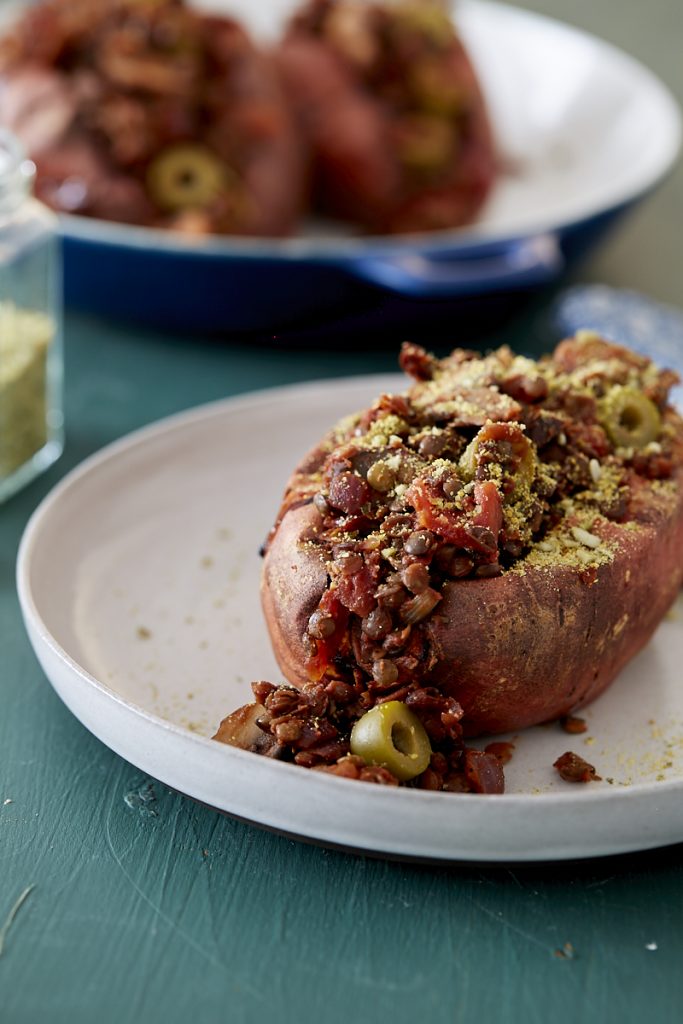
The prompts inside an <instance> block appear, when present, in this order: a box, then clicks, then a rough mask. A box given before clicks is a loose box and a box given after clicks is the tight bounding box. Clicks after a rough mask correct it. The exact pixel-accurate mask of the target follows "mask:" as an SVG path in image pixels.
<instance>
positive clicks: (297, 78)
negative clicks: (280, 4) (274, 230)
mask: <svg viewBox="0 0 683 1024" xmlns="http://www.w3.org/2000/svg"><path fill="white" fill-rule="evenodd" d="M276 56H277V60H278V64H279V67H280V70H281V72H282V75H283V78H284V81H285V84H286V86H287V88H288V91H289V95H290V97H291V99H292V102H293V104H294V108H295V110H296V111H298V113H299V117H300V120H301V124H302V127H303V131H304V134H305V136H306V137H307V139H308V141H309V144H310V147H311V150H312V154H313V187H314V201H315V203H316V204H317V207H318V209H319V210H320V211H322V212H323V213H325V214H327V215H331V216H334V217H339V218H342V219H343V220H348V221H351V222H353V223H356V224H358V225H359V226H361V227H362V228H365V229H366V230H369V231H374V232H405V231H426V230H432V229H437V228H451V227H457V226H459V225H461V224H465V223H467V222H468V221H471V220H472V219H473V217H474V216H475V215H476V213H477V212H478V210H479V208H480V207H481V205H482V203H483V202H484V200H485V198H486V196H487V194H488V192H489V190H490V187H491V185H492V182H493V179H494V176H495V157H494V150H493V143H492V136H491V131H490V127H489V120H488V115H487V112H486V106H485V103H484V99H483V96H482V92H481V90H480V88H479V84H478V81H477V77H476V75H475V72H474V69H473V67H472V64H471V62H470V60H469V57H468V55H467V52H466V50H465V48H464V46H463V44H462V41H461V40H460V38H459V37H458V35H457V32H456V29H455V28H454V26H453V23H452V21H451V19H450V17H449V15H448V13H447V11H446V9H445V5H444V4H443V2H442V0H400V2H398V3H395V2H392V3H386V2H385V3H366V2H358V0H309V2H307V3H306V4H304V6H303V7H302V8H301V10H300V11H299V12H298V14H297V15H296V16H295V17H294V18H293V19H292V22H291V24H290V27H289V30H288V32H287V33H286V35H285V38H284V40H283V42H282V43H281V44H280V46H279V48H278V50H277V54H276Z"/></svg>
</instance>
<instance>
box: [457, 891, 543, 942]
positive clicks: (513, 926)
mask: <svg viewBox="0 0 683 1024" xmlns="http://www.w3.org/2000/svg"><path fill="white" fill-rule="evenodd" d="M470 902H471V904H472V906H473V907H475V908H476V909H477V910H481V912H482V914H486V916H487V917H491V918H493V920H494V921H495V922H496V923H497V924H499V925H503V926H504V927H505V928H509V929H510V931H513V932H515V933H516V934H517V935H521V936H522V938H523V939H527V940H528V941H529V942H532V943H533V944H534V945H535V946H540V948H541V949H543V950H546V951H547V949H548V945H547V943H545V942H542V941H541V940H540V939H537V938H536V936H535V935H532V934H531V933H530V932H526V931H524V929H523V928H520V927H518V925H516V924H512V922H511V921H507V920H506V919H505V918H504V917H503V915H502V913H501V914H500V915H499V914H496V913H494V912H493V910H489V908H488V907H484V906H483V905H482V904H481V903H479V902H478V901H477V900H473V899H471V900H470Z"/></svg>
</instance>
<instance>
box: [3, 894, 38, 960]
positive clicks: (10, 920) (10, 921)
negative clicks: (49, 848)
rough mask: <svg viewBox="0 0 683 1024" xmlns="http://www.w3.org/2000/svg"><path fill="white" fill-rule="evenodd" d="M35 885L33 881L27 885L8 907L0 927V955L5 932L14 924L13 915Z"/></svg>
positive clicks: (17, 911)
mask: <svg viewBox="0 0 683 1024" xmlns="http://www.w3.org/2000/svg"><path fill="white" fill-rule="evenodd" d="M35 887H36V886H35V882H34V883H32V884H31V885H27V886H26V888H25V889H24V891H23V892H21V893H19V896H18V897H17V899H16V900H15V902H14V906H13V907H12V908H11V909H10V912H9V914H8V915H7V918H6V919H5V923H4V924H3V926H2V928H0V956H2V954H3V952H4V950H5V939H6V938H7V934H8V932H9V930H10V928H11V927H12V925H13V924H14V919H15V917H16V916H17V914H18V913H19V911H20V910H21V908H22V906H23V905H24V903H25V902H26V900H27V899H28V897H29V896H30V895H31V893H32V892H33V890H34V889H35Z"/></svg>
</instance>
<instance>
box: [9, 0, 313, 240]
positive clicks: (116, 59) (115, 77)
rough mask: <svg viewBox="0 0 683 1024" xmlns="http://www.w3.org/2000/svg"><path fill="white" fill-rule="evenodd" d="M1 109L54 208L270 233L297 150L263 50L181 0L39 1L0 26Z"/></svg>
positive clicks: (301, 186) (294, 212)
mask: <svg viewBox="0 0 683 1024" xmlns="http://www.w3.org/2000/svg"><path fill="white" fill-rule="evenodd" d="M0 121H1V122H2V123H3V124H4V125H5V127H9V128H11V129H12V131H14V132H15V133H16V134H17V135H18V136H19V138H21V140H22V141H23V143H24V145H25V147H26V150H27V152H28V153H29V155H30V156H31V158H32V159H33V161H34V162H35V164H36V172H37V174H36V193H37V195H38V196H39V198H40V199H42V200H43V201H44V202H46V203H47V204H48V205H49V206H51V207H53V208H54V209H55V210H58V211H60V212H64V213H76V214H82V215H86V216H92V217H99V218H104V219H106V220H112V221H121V222H125V223H131V224H139V225H145V226H151V227H168V228H173V229H176V230H181V231H185V232H187V233H189V234H207V233H210V232H213V233H219V234H238V235H245V234H246V235H282V234H288V233H290V232H291V231H292V230H293V228H294V226H295V224H296V223H297V221H298V218H299V216H300V213H301V210H302V207H303V203H304V194H305V190H306V180H307V173H306V168H305V160H306V156H305V152H304V149H303V147H302V145H301V140H300V138H299V134H298V131H297V130H296V128H295V124H294V118H293V116H292V113H291V111H290V108H289V104H288V102H287V100H286V98H285V96H284V93H283V89H282V85H281V83H280V80H279V76H278V74H277V72H276V70H275V67H274V64H273V61H272V60H271V58H270V57H269V56H268V55H267V54H266V53H264V52H262V51H261V50H260V49H259V48H257V46H256V45H255V44H254V43H253V42H252V40H251V39H250V37H249V36H248V34H247V32H246V30H245V29H244V28H243V27H242V26H241V25H240V24H239V23H238V22H237V21H236V20H235V19H234V18H231V17H228V16H221V15H219V14H210V13H207V12H204V11H200V10H197V9H195V8H194V7H192V5H190V4H189V3H184V2H183V0H154V2H153V3H139V2H138V0H100V2H98V3H93V2H91V0H40V2H38V3H37V4H35V5H32V6H30V7H28V9H27V10H26V11H24V12H23V14H22V16H21V17H20V18H19V19H18V20H17V22H16V23H15V24H14V26H13V27H12V28H11V29H10V30H9V31H8V32H6V33H5V34H4V35H3V36H2V37H0Z"/></svg>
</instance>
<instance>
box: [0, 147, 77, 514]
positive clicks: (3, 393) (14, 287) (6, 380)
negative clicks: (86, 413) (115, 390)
mask: <svg viewBox="0 0 683 1024" xmlns="http://www.w3.org/2000/svg"><path fill="white" fill-rule="evenodd" d="M34 173H35V167H34V166H33V164H32V163H31V161H30V160H27V159H26V157H25V155H24V153H23V151H22V149H21V146H20V144H19V143H18V141H17V140H16V139H15V138H14V136H12V135H10V133H9V132H6V131H4V130H1V129H0V501H2V500H4V499H5V498H7V497H9V495H10V494H13V493H14V492H15V491H16V490H18V489H19V487H23V485H24V484H26V483H28V481H29V480H32V479H33V477H34V476H36V475H37V474H38V473H40V472H41V471H42V470H44V469H46V468H47V467H48V466H49V465H51V463H52V462H54V460H55V459H56V458H58V456H59V455H60V454H61V451H62V448H63V416H62V348H61V301H62V300H61V275H60V256H59V240H58V236H57V218H56V217H55V215H54V214H53V213H52V212H51V211H50V210H48V209H47V208H46V207H45V206H43V205H42V204H41V203H39V202H38V201H37V200H36V199H34V198H33V196H32V187H33V177H34Z"/></svg>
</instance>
